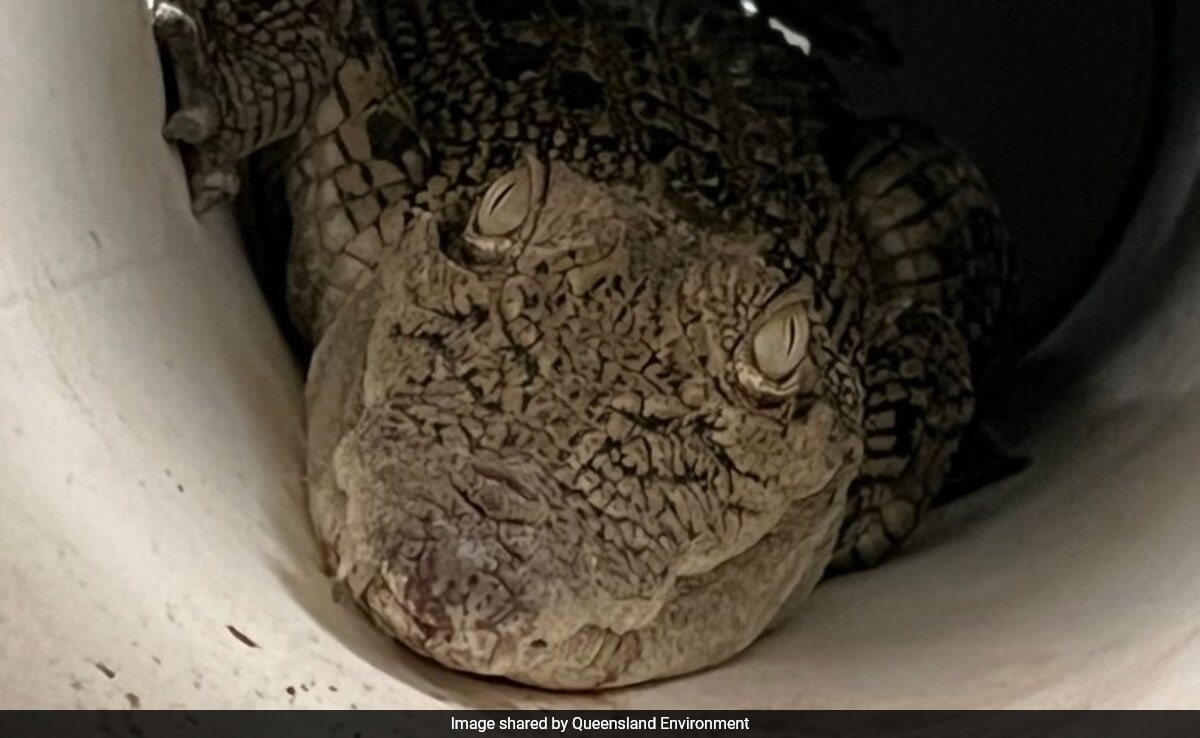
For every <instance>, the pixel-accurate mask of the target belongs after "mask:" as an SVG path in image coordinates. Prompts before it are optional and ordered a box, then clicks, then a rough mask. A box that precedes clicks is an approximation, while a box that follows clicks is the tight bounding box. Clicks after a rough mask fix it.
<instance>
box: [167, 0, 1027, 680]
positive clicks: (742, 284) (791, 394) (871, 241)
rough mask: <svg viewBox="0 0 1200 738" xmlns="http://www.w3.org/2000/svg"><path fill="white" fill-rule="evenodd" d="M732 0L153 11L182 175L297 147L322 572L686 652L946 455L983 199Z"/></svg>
mask: <svg viewBox="0 0 1200 738" xmlns="http://www.w3.org/2000/svg"><path fill="white" fill-rule="evenodd" d="M732 5H733V4H732V3H724V2H722V1H721V0H654V1H651V2H634V1H633V0H493V1H490V2H488V1H485V0H441V1H435V0H375V1H373V2H372V1H369V0H307V1H306V0H279V1H278V2H256V1H254V0H247V1H246V2H243V3H240V4H239V3H234V2H232V0H227V1H223V0H209V2H207V3H201V2H199V0H188V1H187V2H184V0H179V1H178V2H175V3H168V2H161V3H160V4H159V7H158V9H157V11H156V16H157V17H158V22H157V27H158V29H159V32H160V36H161V37H163V38H164V40H165V41H167V44H168V47H169V52H170V53H171V55H172V58H173V60H174V61H175V63H176V66H177V76H178V77H179V84H180V88H181V91H182V92H183V93H184V94H182V95H181V98H182V100H183V104H184V110H183V111H181V112H180V113H179V114H177V115H176V117H175V118H173V121H172V124H171V126H169V129H168V133H169V134H172V135H173V137H175V138H182V139H185V140H187V141H189V142H190V143H191V144H193V146H194V153H195V154H196V156H194V157H193V159H192V162H191V164H190V165H191V167H192V170H193V177H194V181H195V182H197V183H198V185H199V186H197V187H196V190H197V195H198V198H200V197H201V196H205V195H206V193H208V194H211V192H212V191H214V190H220V189H221V188H222V187H224V188H226V189H228V188H230V187H232V183H231V182H230V181H228V177H227V175H228V174H229V172H230V171H231V170H230V169H229V166H230V165H231V163H233V162H235V161H236V160H237V159H238V158H239V157H241V156H244V155H245V154H246V153H247V152H249V151H250V150H252V149H255V148H257V147H259V146H261V145H263V144H264V143H266V142H268V141H272V140H278V139H281V138H286V139H287V140H285V141H282V142H281V143H280V144H279V145H277V146H276V147H275V148H274V152H275V153H276V154H280V153H281V152H282V156H281V158H282V160H283V165H282V169H283V171H282V174H281V179H282V180H283V181H284V183H285V187H284V188H285V189H286V193H287V201H288V206H289V209H290V215H291V222H290V223H289V224H288V230H290V232H291V234H292V237H291V252H290V262H289V284H288V296H289V299H290V303H291V310H292V313H293V317H294V319H295V321H294V322H295V324H296V326H297V328H298V329H299V330H300V331H301V332H302V333H303V334H304V335H305V336H306V337H307V338H308V339H309V340H311V341H312V342H313V343H314V344H315V345H316V351H315V355H314V359H313V364H312V367H311V370H310V376H309V379H308V400H309V427H308V442H309V449H308V454H309V488H310V489H309V491H310V506H311V509H312V514H313V519H314V523H315V525H316V529H317V533H318V536H319V538H320V540H321V541H322V543H323V544H324V546H325V549H326V554H327V559H328V563H329V566H330V568H331V569H332V571H333V574H334V576H335V578H336V579H337V581H338V582H339V583H340V584H341V585H342V586H344V587H345V588H346V589H347V591H349V593H350V594H351V596H352V597H353V598H354V599H355V600H356V601H358V602H359V603H360V604H362V605H363V607H364V608H366V609H367V611H368V612H369V613H370V614H371V616H372V617H373V618H374V619H375V621H376V622H377V623H378V624H379V625H380V626H381V627H382V628H383V629H384V630H385V631H387V632H388V633H390V634H392V635H393V636H395V637H396V638H398V639H399V640H401V641H403V642H404V643H406V644H408V645H410V646H411V647H413V648H415V649H417V650H418V651H421V652H423V653H426V654H429V655H431V656H433V657H435V658H437V659H438V660H440V661H442V662H443V663H446V664H448V665H450V666H453V667H455V668H459V669H466V670H471V671H476V672H482V673H489V674H502V675H505V676H509V677H511V678H514V679H519V680H522V681H527V682H530V683H534V684H539V685H543V686H550V687H563V688H580V687H599V686H614V685H619V684H627V683H632V682H637V681H642V680H645V679H651V678H657V677H663V676H668V675H671V674H676V673H681V672H685V671H689V670H693V669H697V668H701V667H703V666H707V665H710V664H712V663H715V662H718V661H720V660H722V659H725V658H728V657H729V656H731V655H733V654H735V653H737V652H738V651H739V650H741V649H742V648H744V647H745V646H746V645H747V644H748V643H750V642H751V641H752V640H753V638H755V637H756V636H757V635H758V634H759V633H760V632H762V630H763V629H764V628H765V627H766V626H767V624H768V622H769V621H770V619H771V618H772V617H773V616H774V615H775V613H776V612H777V611H778V609H779V607H780V606H781V604H782V602H783V601H784V599H785V598H786V597H787V596H788V594H789V593H799V594H804V593H806V592H807V591H808V590H810V589H811V588H812V587H813V586H815V584H816V582H817V581H818V580H819V579H820V577H821V576H822V574H823V573H824V571H825V569H826V567H827V565H829V564H831V563H832V565H833V566H835V567H839V568H845V567H856V566H862V565H869V564H873V563H876V562H878V561H879V560H882V559H883V558H884V557H886V556H887V555H889V554H890V553H891V552H893V551H894V550H895V549H896V548H897V547H898V546H899V545H900V544H901V543H902V542H903V541H904V539H905V538H906V537H907V536H908V535H909V533H910V532H911V531H912V529H913V528H914V526H915V525H916V524H917V521H918V520H919V518H920V515H921V513H922V511H923V509H924V507H925V506H926V505H927V503H928V500H929V499H930V497H931V496H932V495H933V494H934V493H936V491H937V489H938V488H939V487H940V486H941V484H942V481H943V479H944V478H945V475H946V467H947V465H948V462H949V458H950V455H951V454H952V453H953V451H954V449H955V446H956V444H957V443H958V438H959V436H960V434H961V432H962V428H963V426H964V424H965V423H966V422H967V420H968V419H969V417H970V415H971V412H972V406H973V402H974V391H973V390H974V387H973V380H974V377H975V376H976V374H977V370H978V368H979V366H980V365H981V364H983V363H984V362H985V361H986V355H987V348H988V338H989V336H990V334H991V333H992V331H993V328H994V324H995V322H996V320H997V316H998V314H999V313H1000V310H1001V308H1002V306H1003V305H1002V304H1003V298H1004V295H1005V294H1006V292H1007V290H1008V287H1009V279H1010V277H1009V274H1008V265H1007V260H1006V257H1005V251H1004V235H1003V231H1002V229H1001V227H1000V221H999V216H998V213H997V210H996V207H995V204H994V203H993V201H992V199H991V197H990V195H989V194H988V192H987V188H986V186H985V184H984V183H983V180H982V177H981V176H980V175H979V173H978V172H977V171H976V170H975V169H974V167H973V166H971V164H970V163H969V161H968V160H967V159H966V158H965V157H963V156H962V155H961V154H959V153H958V152H957V151H955V150H954V149H953V148H952V147H950V146H949V145H947V144H945V143H944V142H942V141H941V140H940V139H938V138H937V137H936V136H933V135H932V134H930V133H929V132H928V131H925V130H924V129H922V128H920V127H919V126H915V125H912V124H908V123H902V122H893V121H880V122H875V123H871V122H862V121H858V120H856V119H855V118H854V117H853V116H852V115H851V114H849V113H848V112H846V111H844V110H841V109H839V108H838V107H837V105H836V104H835V103H834V101H833V90H832V85H831V82H830V80H829V78H828V75H827V74H826V73H825V72H824V69H823V67H821V66H820V65H819V64H818V63H816V62H814V61H812V60H810V59H809V58H808V57H806V56H804V55H803V54H802V53H800V52H799V51H797V50H796V49H794V48H792V47H789V46H787V45H786V44H785V43H783V41H782V40H781V38H780V36H779V35H778V34H777V33H775V32H774V31H771V30H770V29H769V28H768V27H767V24H766V21H765V19H764V18H762V17H759V18H754V19H751V18H747V17H745V16H744V15H742V14H741V13H740V12H738V11H737V9H736V8H735V7H731V6H732ZM800 15H801V16H803V15H804V14H803V13H801V14H800ZM812 17H814V18H816V19H819V20H821V21H822V23H824V22H825V21H827V20H828V19H829V11H828V9H823V10H821V11H820V12H817V13H815V14H814V15H812ZM824 27H826V28H827V26H824ZM863 38H867V39H869V38H870V36H869V35H867V36H864V37H863ZM251 42H252V43H251ZM205 100H208V101H209V103H211V104H209V103H205V104H202V103H203V101H205ZM182 134H187V135H186V136H185V135H182ZM281 147H282V148H281ZM223 178H224V179H223ZM268 222H269V219H267V218H266V217H265V214H264V218H263V219H262V220H260V221H259V222H258V226H259V228H260V230H261V229H262V228H264V227H267V226H266V224H267V223H268ZM973 362H974V364H975V365H976V366H974V367H973V366H972V363H973Z"/></svg>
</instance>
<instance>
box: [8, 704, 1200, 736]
mask: <svg viewBox="0 0 1200 738" xmlns="http://www.w3.org/2000/svg"><path fill="white" fill-rule="evenodd" d="M643 735H651V736H663V737H664V738H665V737H666V736H678V737H679V738H683V737H685V736H746V737H749V736H789V737H790V736H796V737H798V738H857V736H869V737H870V738H941V737H942V736H952V737H954V738H957V737H958V736H966V737H969V738H1010V737H1013V738H1017V737H1020V738H1026V737H1028V738H1109V737H1110V736H1111V737H1114V738H1146V737H1153V738H1158V737H1159V736H1164V737H1167V738H1176V737H1178V738H1185V737H1186V738H1193V737H1194V736H1200V715H1197V714H1196V713H1183V712H1170V713H1158V712H1121V713H1112V712H1070V711H1057V712H986V711H980V712H928V711H922V712H917V711H878V712H852V711H831V712H800V711H777V712H706V711H702V710H697V711H691V712H689V711H678V710H675V711H661V712H654V711H644V712H616V711H614V712H605V711H578V712H573V711H552V712H542V711H525V712H522V711H511V712H495V711H492V712H488V711H484V712H470V711H445V712H345V711H342V712H234V711H212V712H151V711H147V712H82V711H81V712H32V711H30V712H19V711H18V712H0V738H10V737H12V738H43V737H44V738H92V736H97V737H101V738H126V737H131V738H276V737H277V736H278V738H468V737H470V736H521V737H523V738H536V737H540V736H570V737H572V738H574V737H576V736H629V737H630V738H632V737H633V736H643Z"/></svg>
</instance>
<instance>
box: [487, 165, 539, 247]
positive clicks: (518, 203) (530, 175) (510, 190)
mask: <svg viewBox="0 0 1200 738" xmlns="http://www.w3.org/2000/svg"><path fill="white" fill-rule="evenodd" d="M540 169H541V166H540V164H539V163H538V162H536V161H535V160H533V158H532V157H528V156H527V157H526V161H524V163H523V164H522V166H521V167H517V168H516V169H514V170H512V172H509V173H508V174H505V175H503V176H500V178H499V179H498V180H496V181H494V182H492V186H491V187H488V188H487V191H486V192H485V193H484V197H482V198H481V199H480V202H479V209H478V210H476V211H475V230H476V232H478V233H479V235H482V236H492V238H494V236H503V235H511V234H512V232H515V230H516V229H517V228H521V226H523V224H524V222H526V221H527V220H528V218H529V216H530V215H532V212H533V209H534V202H535V199H536V198H538V196H539V194H540V192H539V191H540V187H539V186H538V185H539V182H538V181H536V179H538V176H539V174H540Z"/></svg>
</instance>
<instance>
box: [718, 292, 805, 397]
mask: <svg viewBox="0 0 1200 738" xmlns="http://www.w3.org/2000/svg"><path fill="white" fill-rule="evenodd" d="M810 334H811V331H810V327H809V323H808V312H807V308H806V305H805V303H803V302H791V303H789V304H787V305H783V306H778V307H775V308H774V309H773V310H771V311H770V312H769V313H768V314H767V315H766V317H765V318H764V319H762V320H761V321H759V322H758V323H757V324H756V325H755V326H754V328H753V332H752V333H751V334H750V336H749V340H747V341H745V342H744V343H742V345H741V347H740V348H739V349H738V352H737V356H736V357H735V359H734V368H735V371H736V372H737V378H738V381H739V382H740V383H741V385H742V388H743V389H744V390H745V391H746V392H747V393H749V395H750V396H751V397H752V398H754V399H755V400H756V401H758V402H762V403H766V404H776V403H780V402H783V401H785V400H787V399H788V398H790V397H795V396H796V395H797V394H798V393H804V392H808V391H811V390H813V389H814V388H815V386H816V385H815V382H816V375H815V374H814V367H813V362H812V361H811V357H810V356H809V352H808V346H809V338H810Z"/></svg>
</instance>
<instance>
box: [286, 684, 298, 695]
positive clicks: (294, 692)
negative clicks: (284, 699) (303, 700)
mask: <svg viewBox="0 0 1200 738" xmlns="http://www.w3.org/2000/svg"><path fill="white" fill-rule="evenodd" d="M284 691H285V692H287V693H288V694H290V695H291V696H293V697H295V696H296V688H295V687H292V686H289V687H288V688H287V689H285V690H284Z"/></svg>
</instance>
